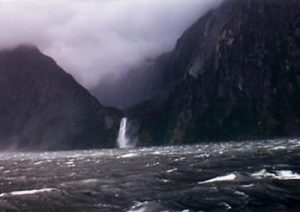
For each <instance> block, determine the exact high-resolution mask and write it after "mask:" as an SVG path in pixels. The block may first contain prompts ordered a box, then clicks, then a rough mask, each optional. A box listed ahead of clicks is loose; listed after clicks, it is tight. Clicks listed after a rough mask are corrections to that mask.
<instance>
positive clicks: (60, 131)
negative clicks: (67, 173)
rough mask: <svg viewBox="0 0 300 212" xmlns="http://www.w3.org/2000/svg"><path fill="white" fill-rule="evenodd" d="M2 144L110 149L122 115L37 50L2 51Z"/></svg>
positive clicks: (9, 147) (14, 147)
mask: <svg viewBox="0 0 300 212" xmlns="http://www.w3.org/2000/svg"><path fill="white" fill-rule="evenodd" d="M0 102H1V103H0V148H1V149H2V150H3V149H25V150H41V149H47V150H56V149H82V148H100V147H113V146H114V145H115V139H116V136H117V133H118V128H119V122H120V114H119V112H118V111H117V110H115V109H110V108H104V107H103V106H101V105H100V104H99V103H98V101H97V100H96V99H95V98H94V97H93V96H91V95H90V94H89V93H88V91H87V90H86V89H84V88H83V87H82V86H80V85H79V84H78V83H77V82H76V81H75V80H74V79H73V78H72V77H71V76H70V75H69V74H67V73H66V72H64V71H63V70H62V69H61V68H60V67H59V66H58V65H57V64H56V63H55V62H54V61H53V60H52V59H51V58H49V57H47V56H45V55H43V54H42V53H41V52H40V51H39V50H38V49H37V48H35V47H29V46H21V47H18V48H16V49H13V50H4V51H1V52H0Z"/></svg>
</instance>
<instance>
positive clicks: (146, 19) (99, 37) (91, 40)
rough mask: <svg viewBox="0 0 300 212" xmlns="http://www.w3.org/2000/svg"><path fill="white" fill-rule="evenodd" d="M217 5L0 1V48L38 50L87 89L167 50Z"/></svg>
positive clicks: (203, 1)
mask: <svg viewBox="0 0 300 212" xmlns="http://www.w3.org/2000/svg"><path fill="white" fill-rule="evenodd" d="M219 2H220V0H94V1H92V0H82V1H72V0H65V1H63V0H59V1H51V0H48V1H47V0H43V1H42V0H23V1H21V0H19V1H17V0H14V1H13V0H10V1H8V0H7V1H0V29H1V33H0V49H2V48H9V47H12V46H15V45H18V44H22V43H29V44H34V45H37V46H38V47H39V48H40V49H41V50H42V51H43V52H44V53H46V54H48V55H50V56H52V57H53V58H54V59H55V60H56V61H57V62H58V64H59V65H61V66H62V67H63V68H64V69H65V70H66V71H67V72H69V73H71V74H72V75H73V76H74V77H75V78H76V79H77V80H78V81H79V82H80V83H81V84H83V85H84V86H85V87H87V88H92V87H94V86H96V85H97V83H98V82H99V80H100V79H101V76H103V75H106V74H115V75H118V74H120V73H121V72H122V71H126V70H127V69H128V68H129V67H131V66H133V65H135V64H137V63H139V62H141V61H142V60H144V59H145V58H148V57H153V56H155V55H158V54H160V53H162V52H165V51H170V50H171V49H172V48H173V47H174V45H175V42H176V40H177V38H179V36H180V35H181V34H182V32H183V31H184V30H185V29H186V28H187V27H188V26H189V25H191V24H192V23H193V22H194V21H195V20H196V19H198V18H199V17H200V16H201V15H202V14H203V13H205V12H206V11H207V10H208V9H210V8H212V7H213V6H215V5H216V4H218V3H219Z"/></svg>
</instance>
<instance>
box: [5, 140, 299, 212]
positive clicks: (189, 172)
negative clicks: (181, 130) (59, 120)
mask: <svg viewBox="0 0 300 212" xmlns="http://www.w3.org/2000/svg"><path fill="white" fill-rule="evenodd" d="M0 173H1V175H0V211H22V212H23V211H31V212H35V211H36V212H40V211H43V212H47V211H63V212H65V211H72V212H77V211H78V212H79V211H80V212H83V211H87V212H89V211H131V212H134V211H139V212H152V211H153V212H157V211H183V212H189V211H190V212H191V211H227V210H228V211H300V175H299V174H300V140H298V139H285V140H284V139H282V140H266V141H255V142H253V141H252V142H250V141H249V142H240V143H239V142H227V143H207V144H200V145H193V146H177V147H159V148H142V149H113V150H91V151H67V152H42V153H0Z"/></svg>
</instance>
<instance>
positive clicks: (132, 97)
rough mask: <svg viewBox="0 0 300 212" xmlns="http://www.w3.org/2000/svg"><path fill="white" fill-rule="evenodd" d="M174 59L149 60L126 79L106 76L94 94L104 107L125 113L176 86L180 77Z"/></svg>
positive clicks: (163, 57)
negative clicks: (129, 108) (116, 108)
mask: <svg viewBox="0 0 300 212" xmlns="http://www.w3.org/2000/svg"><path fill="white" fill-rule="evenodd" d="M173 59H174V58H173V54H171V53H165V54H163V55H160V56H159V57H157V58H152V59H147V60H145V61H144V62H142V63H141V64H138V65H136V66H134V67H132V68H131V69H129V70H128V71H127V72H125V73H124V74H123V75H122V76H118V77H115V78H114V77H111V76H110V75H109V76H106V77H105V76H104V77H103V78H102V80H101V81H100V82H99V83H98V85H97V86H96V87H95V88H93V89H92V90H91V92H92V93H93V94H94V95H95V96H96V97H97V99H100V100H101V102H103V103H104V104H106V105H113V106H114V107H118V108H121V109H122V108H128V107H131V106H133V105H136V104H138V103H141V102H143V101H145V100H148V99H151V98H153V97H154V96H156V95H158V94H160V93H163V92H165V91H168V90H169V89H170V88H171V87H172V86H173V85H174V82H176V79H177V78H178V77H177V78H176V75H175V74H174V69H172V67H171V66H170V65H171V64H173V63H171V62H170V61H172V60H173ZM107 90H109V95H108V93H107Z"/></svg>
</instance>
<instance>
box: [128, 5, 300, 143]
mask: <svg viewBox="0 0 300 212" xmlns="http://www.w3.org/2000/svg"><path fill="white" fill-rule="evenodd" d="M173 55H175V59H174V60H173V61H172V63H173V67H174V71H175V72H176V74H178V73H179V74H181V75H182V79H181V80H180V82H179V83H178V84H177V85H176V86H175V88H174V89H172V91H171V92H169V93H168V94H164V95H162V96H161V97H157V98H155V99H152V100H151V101H148V102H145V103H143V104H141V105H138V106H136V107H134V108H132V109H131V110H130V111H129V114H130V115H131V119H132V120H134V121H136V123H138V125H139V137H140V142H141V144H142V145H152V144H170V143H171V144H181V143H194V142H199V141H202V140H228V139H250V138H263V137H275V136H298V135H300V1H298V0H285V1H282V0H243V1H241V0H227V1H225V2H224V3H223V4H222V5H221V6H220V7H219V8H217V9H215V10H213V11H210V12H209V13H207V14H206V15H205V16H204V17H202V18H200V19H199V20H198V21H197V22H196V23H195V24H194V25H193V26H191V27H190V28H189V29H188V30H187V31H186V32H185V33H184V34H183V36H182V37H181V38H180V39H179V40H178V43H177V47H176V49H175V50H174V52H173ZM170 66H172V64H171V65H170Z"/></svg>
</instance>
